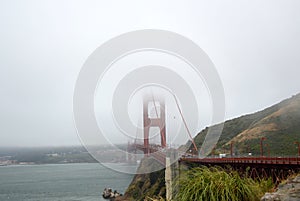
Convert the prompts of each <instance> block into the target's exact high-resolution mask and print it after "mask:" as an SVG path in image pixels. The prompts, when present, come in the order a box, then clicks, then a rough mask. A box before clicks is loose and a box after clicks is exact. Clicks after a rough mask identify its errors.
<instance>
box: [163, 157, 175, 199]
mask: <svg viewBox="0 0 300 201" xmlns="http://www.w3.org/2000/svg"><path fill="white" fill-rule="evenodd" d="M165 181H166V199H167V201H171V200H172V199H173V183H172V168H171V161H170V158H169V157H167V158H166V170H165Z"/></svg>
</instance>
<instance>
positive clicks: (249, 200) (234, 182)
mask: <svg viewBox="0 0 300 201" xmlns="http://www.w3.org/2000/svg"><path fill="white" fill-rule="evenodd" d="M272 187H273V186H272V181H271V179H270V180H260V181H255V180H253V179H251V178H247V177H245V178H241V177H240V175H239V174H238V173H237V172H236V171H231V172H226V171H225V170H223V169H221V168H218V167H210V168H208V167H201V168H199V167H198V168H193V169H191V170H187V171H184V172H183V173H181V175H180V177H179V178H178V179H177V182H176V185H175V188H176V189H177V190H178V192H177V193H176V197H175V200H180V201H190V200H198V201H202V200H203V201H228V200H231V201H241V200H243V201H256V200H260V198H261V196H262V195H263V194H264V193H265V192H266V191H268V190H270V189H271V188H272Z"/></svg>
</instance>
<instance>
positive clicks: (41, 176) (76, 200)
mask: <svg viewBox="0 0 300 201" xmlns="http://www.w3.org/2000/svg"><path fill="white" fill-rule="evenodd" d="M111 166H118V167H121V168H122V169H124V170H125V171H126V170H132V169H136V168H137V166H135V165H129V164H111ZM133 176H134V175H130V174H125V173H119V172H116V171H114V170H111V169H108V168H106V167H104V166H102V165H101V164H97V163H85V164H51V165H13V166H0V200H1V201H102V200H104V199H103V198H102V196H101V194H102V191H103V189H104V188H107V187H110V188H112V189H113V190H117V191H118V192H120V193H124V192H125V190H126V188H127V187H128V185H129V184H130V182H131V180H132V178H133Z"/></svg>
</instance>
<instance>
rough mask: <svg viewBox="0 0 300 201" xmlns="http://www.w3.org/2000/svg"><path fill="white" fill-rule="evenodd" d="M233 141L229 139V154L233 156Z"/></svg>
mask: <svg viewBox="0 0 300 201" xmlns="http://www.w3.org/2000/svg"><path fill="white" fill-rule="evenodd" d="M233 143H234V142H233V141H231V143H230V156H231V157H232V156H233Z"/></svg>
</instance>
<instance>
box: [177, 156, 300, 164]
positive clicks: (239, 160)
mask: <svg viewBox="0 0 300 201" xmlns="http://www.w3.org/2000/svg"><path fill="white" fill-rule="evenodd" d="M180 161H183V162H184V161H185V162H193V163H203V164H208V163H209V164H274V165H275V164H276V165H299V166H300V157H236V158H202V159H201V158H185V157H183V158H181V159H180Z"/></svg>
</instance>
